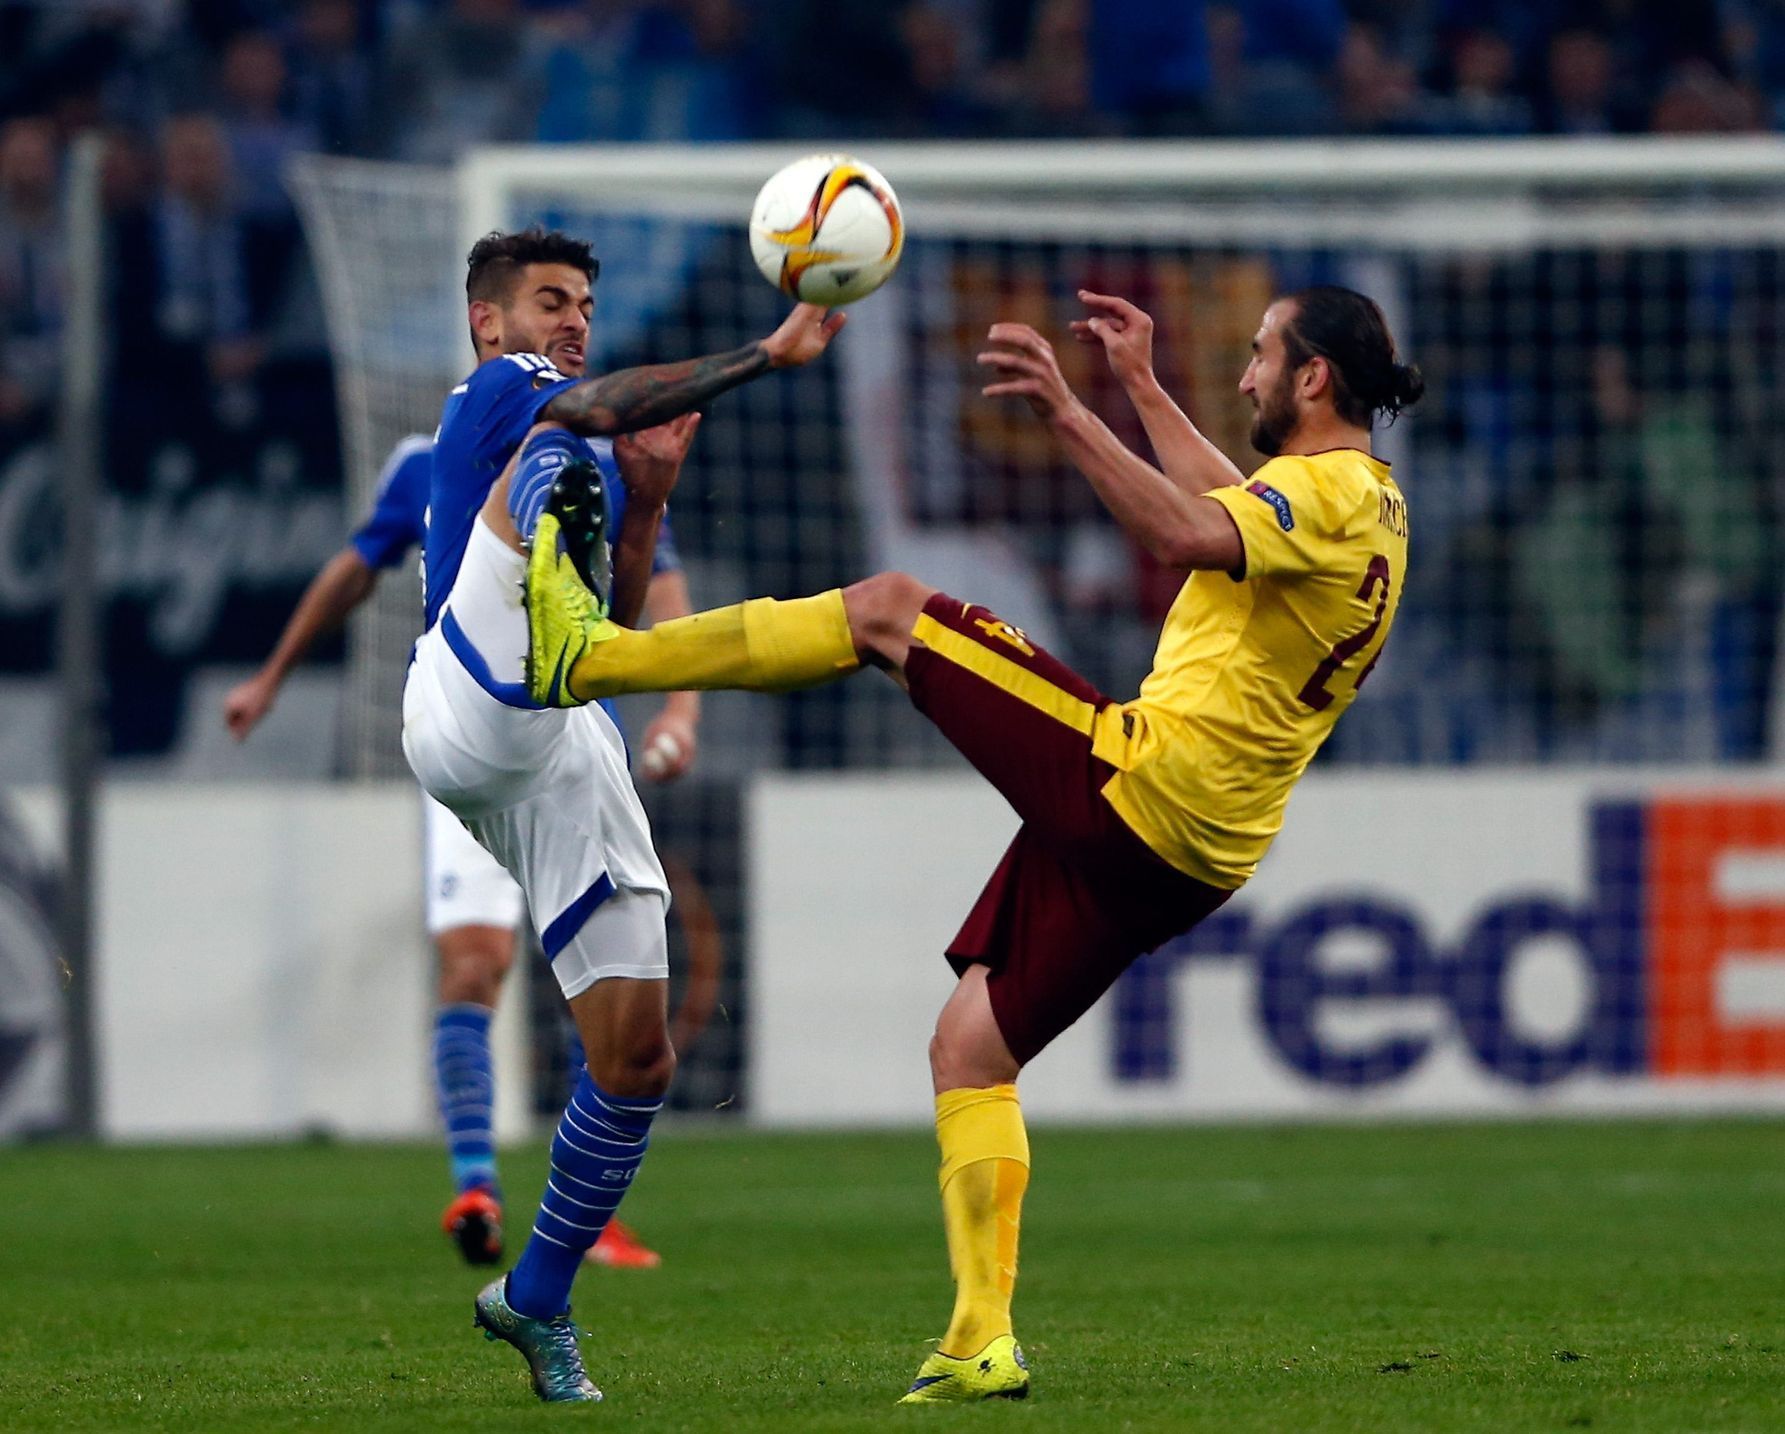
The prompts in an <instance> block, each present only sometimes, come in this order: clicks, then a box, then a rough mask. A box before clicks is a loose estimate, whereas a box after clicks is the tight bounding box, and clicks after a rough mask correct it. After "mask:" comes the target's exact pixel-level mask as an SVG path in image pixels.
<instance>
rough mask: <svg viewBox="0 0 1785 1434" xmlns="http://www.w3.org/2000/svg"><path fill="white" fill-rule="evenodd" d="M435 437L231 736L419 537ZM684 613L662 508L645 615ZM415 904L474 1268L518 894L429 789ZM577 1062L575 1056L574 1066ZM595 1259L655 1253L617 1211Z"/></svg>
mask: <svg viewBox="0 0 1785 1434" xmlns="http://www.w3.org/2000/svg"><path fill="white" fill-rule="evenodd" d="M588 442H589V445H590V449H591V451H592V454H593V456H594V457H595V460H596V462H597V465H598V467H599V468H600V470H601V473H602V476H603V478H604V480H605V481H606V483H607V485H608V487H609V488H610V489H612V490H614V491H616V492H623V485H622V483H621V480H620V473H619V469H618V466H617V464H616V463H615V460H614V457H613V445H612V444H611V443H610V442H609V441H608V440H606V439H602V438H596V439H590V440H588ZM433 472H434V440H433V439H431V438H428V437H424V436H423V435H421V434H412V435H410V436H409V437H408V438H405V439H403V440H402V441H401V442H399V443H398V444H397V445H396V447H395V448H393V449H392V450H391V453H390V456H389V457H388V458H387V459H386V460H385V464H384V468H383V470H382V472H381V473H380V474H379V478H378V485H377V490H376V493H377V496H376V498H375V499H374V501H373V507H372V512H371V514H370V515H369V516H368V517H367V519H366V521H365V522H364V523H363V524H362V525H361V526H360V527H359V528H358V529H356V530H355V531H354V533H353V535H352V536H351V537H350V538H349V540H348V542H347V545H346V546H345V547H343V548H342V549H341V551H340V552H339V553H337V554H335V556H334V557H333V558H331V559H330V560H329V561H328V562H327V563H326V564H324V565H323V567H322V568H321V570H320V571H318V573H317V574H316V576H315V577H314V578H313V579H312V580H311V582H310V585H309V586H308V587H307V588H306V589H305V591H304V595H303V597H302V598H300V599H299V601H298V604H297V606H296V608H294V609H293V611H292V614H291V617H290V618H289V619H288V620H287V622H286V624H285V628H284V630H283V632H281V633H280V636H279V640H278V642H277V643H276V644H275V645H274V647H273V650H272V652H271V653H270V654H269V655H268V657H267V659H266V661H265V662H264V663H263V664H262V665H261V667H260V670H259V671H258V672H256V673H255V674H254V675H253V676H252V677H250V678H248V679H247V680H246V681H244V682H241V683H238V684H237V685H236V686H235V687H234V688H232V689H231V690H230V692H229V694H228V696H227V697H226V698H225V699H224V704H223V717H224V722H225V724H226V725H227V726H228V728H229V730H230V733H231V734H232V735H233V736H234V737H235V738H236V740H237V741H243V740H245V739H246V738H247V736H248V734H249V733H250V732H252V731H253V730H254V728H255V727H256V726H257V725H259V723H260V721H261V719H262V718H264V717H265V716H266V715H267V713H268V712H270V711H271V710H272V707H273V704H274V703H275V702H276V701H277V700H278V695H279V689H280V688H281V687H282V686H283V685H284V682H285V679H286V677H287V676H288V675H289V674H290V672H291V670H292V668H293V667H295V666H296V665H297V664H298V663H299V662H300V661H302V660H303V657H304V655H305V654H306V653H307V652H308V651H309V650H310V647H311V645H312V644H313V643H314V642H315V640H316V639H317V638H318V637H320V636H322V635H323V634H324V633H327V632H332V631H334V630H335V629H336V628H338V627H339V626H340V625H341V624H342V623H344V622H345V621H346V620H347V618H348V616H349V615H350V614H351V613H352V612H353V611H354V609H355V608H357V607H358V606H359V605H360V604H361V603H363V602H365V601H366V599H368V598H369V597H371V595H372V593H373V591H374V589H375V588H376V587H377V584H378V579H379V577H380V575H381V574H382V573H384V572H386V571H388V570H390V569H392V568H394V567H396V566H398V565H399V564H400V563H402V562H403V561H404V560H405V559H406V558H407V557H408V555H409V554H410V553H411V552H412V551H414V550H415V549H416V548H419V547H420V546H421V545H422V540H423V536H424V534H425V531H426V524H427V509H428V489H429V486H430V484H431V483H432V480H433ZM689 610H690V603H689V599H688V584H687V579H686V578H685V577H684V576H683V573H682V568H681V563H680V561H679V559H678V558H677V556H676V550H675V542H674V537H673V534H672V533H671V531H670V527H669V522H668V519H667V518H666V519H665V520H664V525H663V529H662V532H661V534H660V536H659V540H658V544H657V550H656V553H655V555H654V557H653V561H652V570H651V581H650V585H649V587H648V588H647V590H646V596H645V612H646V614H647V615H648V616H649V617H650V619H651V620H652V621H653V622H661V621H664V620H666V619H668V618H672V617H682V616H685V615H686V614H687V613H688V612H689ZM699 722H700V696H699V694H698V693H694V692H678V693H674V694H672V695H671V696H670V697H669V698H668V699H667V700H666V701H665V703H664V705H663V708H662V710H661V711H660V712H658V713H657V715H656V716H655V717H654V718H653V719H652V721H651V723H650V725H649V726H648V727H647V728H646V729H645V737H644V741H643V742H642V743H641V745H640V748H639V750H640V751H643V752H650V753H654V754H655V757H656V760H655V761H654V762H650V763H646V765H645V770H646V773H647V775H649V776H651V778H652V779H653V780H655V781H660V782H667V781H674V780H675V779H676V778H678V777H680V776H681V775H682V774H683V773H684V772H686V771H687V770H688V768H689V766H690V765H691V763H692V762H693V760H694V754H695V751H696V747H697V732H698V728H699ZM422 808H423V811H422V837H423V844H422V854H423V861H422V866H423V887H422V889H423V909H424V914H425V918H426V925H427V932H428V936H429V938H430V939H431V940H432V942H433V943H434V949H435V952H436V954H437V956H438V957H439V981H438V997H439V1005H438V1008H437V1010H436V1012H435V1019H434V1039H433V1057H434V1087H435V1092H436V1095H437V1097H438V1100H439V1109H440V1118H441V1123H442V1125H443V1126H444V1128H445V1131H446V1144H447V1155H448V1160H449V1162H450V1166H451V1170H452V1178H453V1185H454V1193H453V1198H452V1201H451V1203H450V1204H448V1205H447V1207H446V1211H445V1214H444V1215H443V1216H442V1217H441V1222H440V1223H441V1228H442V1229H443V1230H444V1231H445V1233H446V1234H447V1235H448V1236H449V1237H450V1238H451V1239H452V1241H453V1242H454V1244H455V1245H457V1247H458V1249H459V1251H460V1252H461V1253H462V1254H463V1255H464V1257H465V1259H466V1260H467V1261H468V1262H469V1263H471V1264H494V1263H496V1262H497V1261H499V1260H500V1259H501V1258H502V1190H501V1183H500V1180H499V1177H498V1172H497V1167H496V1148H495V1133H494V1129H493V1105H494V1099H495V1094H494V1085H493V1080H494V1075H493V1070H494V1068H493V1063H492V1061H491V1057H490V1037H489V1032H490V1020H491V1018H492V1016H493V1014H494V1007H495V1004H496V1000H497V997H498V996H499V994H500V992H501V989H502V984H503V979H504V978H505V977H506V976H507V974H508V970H509V967H510V966H511V965H512V964H513V962H514V951H515V932H516V928H517V927H518V926H519V925H520V923H521V920H522V918H523V916H524V906H523V902H522V898H521V890H520V888H519V887H518V886H516V885H515V883H514V878H513V877H511V876H509V874H508V873H507V872H505V871H504V870H503V869H502V868H501V866H500V865H499V864H498V863H497V861H496V859H495V858H494V857H492V856H491V855H490V854H489V853H488V852H486V851H485V850H484V849H483V848H482V847H480V846H479V845H478V844H477V843H476V842H475V841H474V840H473V839H472V837H471V835H470V833H469V832H467V831H466V830H465V828H464V825H463V824H462V823H461V822H460V821H459V819H458V818H457V817H455V816H454V815H453V814H452V813H451V812H449V811H447V810H446V808H445V807H443V806H441V805H440V803H438V802H437V801H435V800H434V799H433V798H432V797H429V796H426V795H425V794H424V796H423V798H422ZM576 1063H577V1064H580V1061H578V1062H576ZM586 1258H587V1259H588V1260H589V1262H590V1263H592V1264H600V1265H608V1266H615V1267H620V1268H627V1269H649V1268H654V1267H655V1266H656V1265H658V1264H659V1263H661V1261H660V1259H659V1257H658V1255H657V1253H656V1252H655V1251H654V1250H652V1249H650V1248H649V1247H648V1246H646V1245H645V1244H644V1243H643V1242H642V1241H641V1240H640V1239H639V1238H638V1236H637V1235H636V1234H635V1233H634V1232H633V1231H632V1230H631V1229H629V1228H628V1227H627V1226H626V1225H624V1224H622V1223H621V1222H620V1221H618V1220H615V1221H612V1222H610V1223H609V1224H608V1226H607V1228H606V1229H604V1230H603V1231H602V1232H601V1238H600V1239H599V1240H597V1241H596V1242H595V1244H594V1245H593V1246H591V1247H590V1249H589V1252H588V1254H587V1256H586Z"/></svg>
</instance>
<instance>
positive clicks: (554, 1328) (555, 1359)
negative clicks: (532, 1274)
mask: <svg viewBox="0 0 1785 1434" xmlns="http://www.w3.org/2000/svg"><path fill="white" fill-rule="evenodd" d="M472 1308H473V1311H474V1313H473V1314H472V1319H473V1320H474V1321H475V1322H476V1324H477V1327H478V1328H479V1329H481V1330H482V1331H483V1337H484V1338H485V1339H499V1340H502V1341H504V1342H506V1343H508V1344H512V1345H513V1346H514V1347H515V1348H516V1349H518V1350H519V1351H520V1352H521V1357H522V1358H523V1359H525V1360H526V1361H527V1367H528V1368H529V1369H531V1370H532V1371H533V1392H534V1393H535V1394H537V1395H538V1396H539V1397H540V1398H541V1399H543V1400H545V1401H546V1403H548V1404H594V1403H596V1402H598V1401H599V1400H600V1398H601V1391H600V1390H599V1389H597V1388H596V1387H595V1385H594V1384H593V1383H592V1382H591V1381H590V1379H589V1374H588V1371H587V1370H585V1369H584V1368H583V1352H582V1350H580V1349H578V1348H577V1343H576V1326H575V1325H573V1324H572V1323H571V1322H570V1311H569V1310H565V1311H564V1313H563V1314H561V1315H558V1316H557V1317H555V1318H553V1319H534V1318H532V1317H531V1316H529V1315H524V1314H522V1313H521V1312H520V1311H519V1310H517V1309H515V1308H514V1306H513V1305H511V1304H509V1303H508V1290H507V1277H506V1276H505V1277H504V1278H502V1279H500V1280H496V1281H495V1282H493V1283H492V1284H488V1285H485V1286H484V1288H483V1291H482V1293H481V1294H479V1295H478V1297H477V1303H476V1304H475V1305H474V1306H473V1307H472Z"/></svg>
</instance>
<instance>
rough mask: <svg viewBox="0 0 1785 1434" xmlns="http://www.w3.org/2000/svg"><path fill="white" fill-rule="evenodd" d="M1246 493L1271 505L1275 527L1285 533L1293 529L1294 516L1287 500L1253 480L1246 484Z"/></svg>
mask: <svg viewBox="0 0 1785 1434" xmlns="http://www.w3.org/2000/svg"><path fill="white" fill-rule="evenodd" d="M1246 491H1247V492H1248V493H1250V494H1252V495H1253V496H1254V497H1257V498H1262V499H1264V501H1265V502H1267V503H1269V504H1270V505H1271V507H1272V508H1273V509H1274V510H1275V511H1276V514H1277V526H1278V527H1279V528H1281V529H1282V530H1283V531H1284V532H1285V533H1287V532H1290V531H1291V530H1293V529H1294V527H1295V514H1294V512H1292V511H1291V509H1290V507H1289V499H1287V498H1285V497H1284V496H1283V495H1282V494H1281V493H1279V492H1278V491H1277V490H1276V489H1275V488H1273V487H1271V485H1270V484H1269V483H1265V482H1262V481H1261V480H1259V479H1257V478H1254V479H1253V480H1252V481H1251V482H1250V483H1248V484H1246Z"/></svg>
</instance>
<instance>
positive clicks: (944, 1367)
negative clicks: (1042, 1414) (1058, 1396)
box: [899, 1334, 1029, 1404]
mask: <svg viewBox="0 0 1785 1434" xmlns="http://www.w3.org/2000/svg"><path fill="white" fill-rule="evenodd" d="M1028 1397H1029V1366H1028V1365H1027V1364H1025V1363H1024V1362H1023V1350H1022V1346H1021V1345H1019V1344H1018V1343H1017V1342H1016V1336H1015V1335H1009V1334H1001V1335H999V1336H998V1337H997V1338H996V1339H995V1340H993V1341H992V1342H991V1343H990V1344H988V1345H987V1346H986V1347H985V1348H984V1349H982V1350H980V1352H979V1353H978V1354H975V1355H973V1356H971V1357H970V1358H967V1359H956V1358H955V1357H954V1356H953V1355H950V1354H943V1353H942V1352H941V1351H940V1350H938V1351H937V1352H936V1353H935V1354H932V1355H931V1356H930V1357H929V1358H928V1359H926V1360H925V1361H924V1362H923V1364H922V1366H921V1367H920V1368H919V1369H918V1371H917V1378H916V1379H914V1380H912V1381H911V1389H910V1391H909V1392H908V1393H907V1394H906V1395H905V1397H904V1398H903V1399H901V1400H900V1401H899V1403H901V1404H971V1403H974V1402H975V1401H976V1400H980V1399H1027V1398H1028Z"/></svg>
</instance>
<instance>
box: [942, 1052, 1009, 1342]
mask: <svg viewBox="0 0 1785 1434" xmlns="http://www.w3.org/2000/svg"><path fill="white" fill-rule="evenodd" d="M936 1139H937V1141H938V1142H939V1143H940V1144H941V1146H942V1223H943V1225H944V1227H945V1228H946V1229H947V1231H948V1263H949V1267H950V1268H951V1269H952V1270H953V1271H954V1281H955V1301H954V1317H953V1318H952V1319H951V1320H950V1321H949V1323H948V1332H947V1333H946V1334H944V1335H943V1336H942V1343H941V1346H940V1350H941V1352H942V1353H943V1354H946V1355H951V1356H953V1357H954V1358H956V1359H966V1358H968V1357H969V1356H970V1355H975V1354H978V1353H979V1351H980V1350H982V1349H984V1348H985V1347H986V1346H987V1345H988V1344H990V1343H991V1342H992V1341H993V1340H994V1339H996V1338H997V1337H998V1336H999V1335H1001V1334H1009V1333H1010V1332H1011V1327H1010V1295H1011V1291H1012V1290H1013V1289H1014V1288H1015V1287H1016V1245H1017V1228H1018V1226H1019V1224H1020V1223H1021V1221H1022V1213H1023V1191H1024V1190H1026V1189H1027V1188H1028V1185H1029V1136H1028V1132H1027V1131H1025V1130H1024V1129H1023V1108H1022V1106H1021V1105H1019V1104H1018V1103H1017V1096H1016V1087H1015V1086H1014V1085H994V1086H989V1087H986V1088H984V1089H973V1088H967V1087H963V1088H962V1089H959V1090H948V1091H944V1092H942V1094H941V1095H939V1096H937V1097H936Z"/></svg>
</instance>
